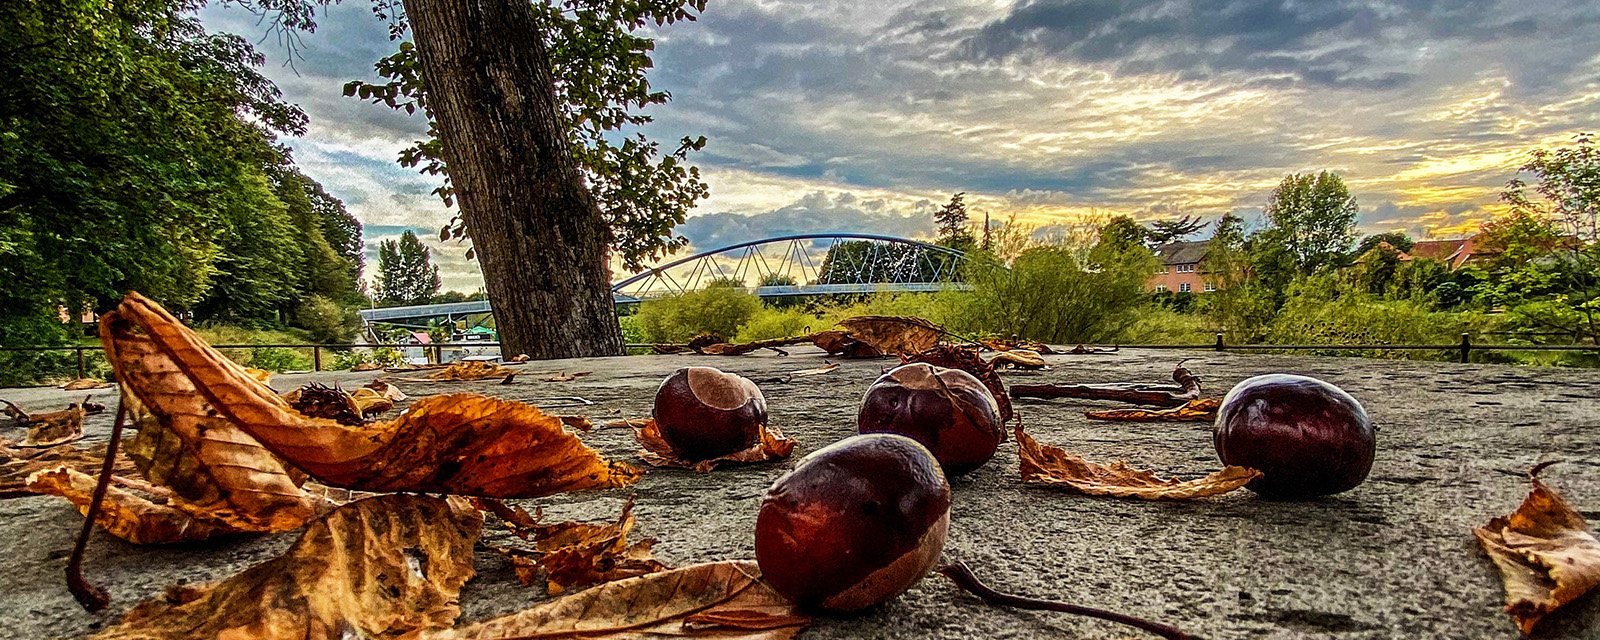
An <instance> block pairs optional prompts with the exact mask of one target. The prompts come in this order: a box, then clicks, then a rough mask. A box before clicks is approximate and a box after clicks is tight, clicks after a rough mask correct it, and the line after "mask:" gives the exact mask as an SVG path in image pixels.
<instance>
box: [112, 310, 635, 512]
mask: <svg viewBox="0 0 1600 640" xmlns="http://www.w3.org/2000/svg"><path fill="white" fill-rule="evenodd" d="M101 331H102V340H103V341H104V342H106V343H107V344H120V343H124V342H134V343H136V344H146V345H148V347H149V354H148V357H149V359H153V360H158V361H160V360H162V359H167V360H170V361H172V362H175V363H181V370H179V371H177V372H174V376H175V377H176V378H178V380H173V379H168V378H163V379H159V380H146V379H144V378H141V377H140V376H139V375H130V373H139V372H137V371H132V372H130V370H132V369H134V368H135V367H136V365H134V364H133V363H131V362H124V361H123V358H120V357H118V358H113V363H114V364H116V365H117V371H118V375H119V376H122V379H124V380H128V381H129V382H128V386H129V387H130V388H133V389H135V390H136V391H138V392H139V393H140V394H150V395H151V396H152V397H157V398H165V397H167V396H169V395H170V389H172V387H173V386H175V385H176V386H183V385H187V386H188V387H189V388H191V389H193V391H192V392H190V393H188V394H187V395H186V396H185V397H189V398H196V399H203V400H204V401H205V402H206V404H208V405H209V406H210V407H211V408H213V409H215V411H216V413H217V414H218V417H219V418H220V419H225V420H226V421H228V422H230V423H231V424H232V426H235V427H237V428H238V429H239V430H240V431H242V432H244V433H247V434H249V436H251V437H252V442H257V441H258V442H259V443H260V444H261V445H263V446H265V447H267V448H269V449H271V450H272V451H273V452H274V453H276V454H278V455H280V456H283V458H284V459H286V460H288V461H289V462H290V463H291V464H293V465H294V466H295V467H296V468H299V469H301V470H303V471H305V472H306V473H308V474H310V475H311V476H312V477H314V478H316V479H317V480H318V481H320V482H322V483H323V484H328V485H333V486H337V487H343V488H347V489H358V490H363V491H377V492H392V491H416V492H429V493H432V492H439V493H452V494H458V495H480V496H489V497H539V496H546V495H551V494H553V493H560V492H564V491H576V490H580V489H596V488H606V487H617V486H623V485H626V484H631V483H633V482H634V481H636V480H637V479H638V478H639V472H638V471H637V470H635V469H634V468H632V467H630V466H628V465H626V464H621V463H611V462H608V461H606V460H605V459H603V458H601V457H600V455H599V454H598V453H596V452H595V451H594V450H593V449H590V448H589V447H588V446H586V445H584V444H583V442H582V441H581V440H579V439H578V438H577V437H576V436H574V435H573V434H571V433H570V432H568V431H567V430H566V429H565V428H564V427H563V426H562V423H561V420H560V419H558V418H556V417H555V416H550V415H546V414H544V413H543V412H541V411H539V410H538V409H537V408H535V407H532V406H529V405H526V404H522V403H519V402H510V401H504V400H498V399H495V398H489V397H485V396H476V395H467V394H455V395H445V396H434V397H430V398H427V399H424V400H422V401H420V402H417V403H416V404H413V405H412V406H411V407H410V408H409V409H408V410H407V411H406V412H405V413H403V414H401V415H400V417H399V418H397V419H395V420H392V421H389V422H383V423H377V424H371V425H365V426H361V427H349V426H345V425H341V424H339V423H337V422H334V421H332V420H322V419H316V418H308V417H306V416H303V415H300V414H299V413H297V412H295V411H294V410H293V409H291V408H290V407H289V405H288V403H286V402H284V401H283V399H282V398H279V397H278V396H277V394H274V393H272V390H271V389H269V388H267V387H265V386H263V385H261V384H260V383H257V382H256V381H254V380H251V379H250V378H249V377H248V376H247V375H246V374H245V373H244V371H243V370H242V369H240V367H239V366H238V365H236V364H234V363H233V362H232V361H231V360H228V359H227V358H224V357H222V355H221V354H219V353H217V351H216V350H215V349H212V348H211V347H210V346H208V345H206V344H205V342H204V341H203V340H201V339H200V338H199V337H198V336H196V335H195V334H194V333H193V332H192V331H190V330H189V329H188V328H187V327H184V326H183V325H182V324H180V323H179V322H178V321H177V320H176V319H175V318H173V317H172V316H171V315H170V314H168V313H167V312H166V311H165V310H163V309H161V308H160V307H159V306H157V305H156V304H155V303H152V302H150V301H149V300H147V299H145V298H144V297H143V296H140V295H139V294H137V293H130V294H128V297H127V298H125V299H124V300H123V302H122V304H121V305H120V306H119V307H118V308H117V310H115V311H113V312H111V313H109V314H106V316H103V317H102V321H101ZM140 331H142V332H143V335H139V334H138V332H140ZM140 338H142V339H143V342H135V341H136V340H138V339H140ZM135 362H139V361H138V360H135ZM137 366H138V367H142V366H143V365H142V364H141V365H137ZM207 433H208V434H209V432H207Z"/></svg>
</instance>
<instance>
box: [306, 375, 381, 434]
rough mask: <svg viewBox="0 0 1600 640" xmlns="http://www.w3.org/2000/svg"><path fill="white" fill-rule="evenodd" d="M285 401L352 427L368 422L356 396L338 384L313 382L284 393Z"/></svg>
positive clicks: (311, 414)
mask: <svg viewBox="0 0 1600 640" xmlns="http://www.w3.org/2000/svg"><path fill="white" fill-rule="evenodd" d="M369 393H371V392H370V391H369ZM283 401H284V402H287V403H289V406H290V407H293V408H294V410H295V411H298V412H300V414H301V415H304V416H307V417H311V418H327V419H329V420H332V421H334V422H337V423H339V424H343V425H349V426H352V427H357V426H361V425H363V424H366V423H367V420H366V418H364V417H362V412H361V406H360V405H358V404H356V399H355V397H354V396H352V395H351V394H350V393H348V392H346V391H345V390H344V389H343V388H341V387H339V385H337V384H336V385H334V386H331V387H330V386H327V385H325V384H322V383H321V382H312V383H309V384H306V385H303V386H301V387H299V388H297V389H293V390H291V391H289V392H288V393H285V394H283ZM390 406H393V404H392V403H391V404H390Z"/></svg>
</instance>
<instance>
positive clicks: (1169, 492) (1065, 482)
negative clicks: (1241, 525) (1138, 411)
mask: <svg viewBox="0 0 1600 640" xmlns="http://www.w3.org/2000/svg"><path fill="white" fill-rule="evenodd" d="M1017 447H1018V449H1019V453H1020V454H1021V457H1022V481H1023V482H1031V483H1037V484H1045V485H1051V486H1061V487H1067V488H1070V489H1073V490H1075V491H1078V492H1080V493H1086V494H1089V495H1091V496H1113V497H1117V498H1139V499H1142V500H1184V499H1188V498H1200V497H1204V496H1214V495H1217V494H1221V493H1227V492H1229V491H1233V490H1234V489H1238V488H1239V487H1242V486H1244V485H1245V484H1247V483H1249V482H1250V481H1251V480H1254V479H1256V478H1259V477H1261V472H1260V471H1256V470H1255V469H1249V468H1246V467H1234V466H1228V467H1223V468H1222V470H1221V471H1217V472H1214V473H1212V474H1211V475H1208V476H1206V477H1204V478H1200V479H1197V480H1189V481H1186V482H1180V481H1178V480H1177V479H1162V478H1159V477H1157V476H1156V474H1154V473H1152V472H1150V471H1146V470H1143V469H1134V468H1132V467H1129V466H1128V465H1126V464H1123V463H1122V462H1121V461H1118V462H1113V463H1111V464H1109V465H1104V464H1100V463H1098V462H1090V461H1088V460H1084V459H1083V458H1081V457H1079V456H1077V455H1074V454H1071V453H1067V452H1066V451H1063V450H1061V449H1059V448H1056V447H1052V446H1048V445H1043V446H1041V445H1040V444H1039V443H1038V442H1037V441H1035V440H1034V439H1033V437H1031V436H1029V435H1028V434H1027V433H1024V432H1023V431H1022V429H1017Z"/></svg>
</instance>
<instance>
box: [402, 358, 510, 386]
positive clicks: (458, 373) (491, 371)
mask: <svg viewBox="0 0 1600 640" xmlns="http://www.w3.org/2000/svg"><path fill="white" fill-rule="evenodd" d="M516 372H517V370H516V369H512V368H510V367H502V366H500V365H497V364H495V363H493V362H483V361H479V360H467V361H463V362H453V363H451V364H450V366H448V367H445V368H443V369H440V370H438V371H435V372H433V373H430V374H428V376H427V377H426V378H419V379H418V380H449V381H463V380H488V379H490V378H504V377H506V376H509V375H513V374H515V373H516Z"/></svg>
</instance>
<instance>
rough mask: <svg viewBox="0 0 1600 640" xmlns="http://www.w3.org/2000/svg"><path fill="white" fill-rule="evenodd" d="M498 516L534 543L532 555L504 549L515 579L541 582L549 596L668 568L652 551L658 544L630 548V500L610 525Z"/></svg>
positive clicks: (501, 511)
mask: <svg viewBox="0 0 1600 640" xmlns="http://www.w3.org/2000/svg"><path fill="white" fill-rule="evenodd" d="M494 511H495V513H496V515H499V516H500V517H501V519H503V520H505V521H506V524H508V525H510V526H511V528H512V530H513V532H514V533H516V534H517V536H519V537H521V538H522V539H524V540H529V541H532V542H533V543H534V550H531V551H530V550H525V549H501V551H502V552H504V553H505V554H506V555H507V556H509V557H510V558H511V563H512V566H513V567H514V568H515V569H516V572H517V579H518V580H520V581H521V582H522V584H524V585H528V586H532V585H533V584H535V583H537V582H539V580H540V579H541V578H543V579H544V581H545V584H546V589H547V590H548V591H549V592H550V593H551V594H560V593H563V592H565V591H568V590H571V589H573V588H575V587H584V586H588V585H591V584H597V583H600V582H610V581H612V580H621V579H624V578H632V577H635V576H642V575H645V574H647V573H655V572H657V571H665V570H666V569H667V566H666V565H664V564H661V563H660V562H659V561H657V560H656V559H655V556H654V555H653V554H652V553H651V551H650V548H651V547H652V546H654V545H655V543H656V541H655V540H654V539H646V540H641V541H639V542H636V543H634V544H631V545H630V544H628V532H629V531H632V530H633V527H634V524H635V520H634V517H633V498H632V497H629V498H628V502H627V503H626V504H624V505H623V506H622V513H621V514H620V515H619V516H617V521H616V522H610V523H606V524H590V523H586V522H570V521H569V522H559V523H555V524H539V523H538V521H537V518H535V517H533V516H529V515H528V512H526V511H523V510H522V509H520V508H518V509H514V510H508V509H506V507H505V505H503V504H502V505H499V507H498V508H497V509H494Z"/></svg>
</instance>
